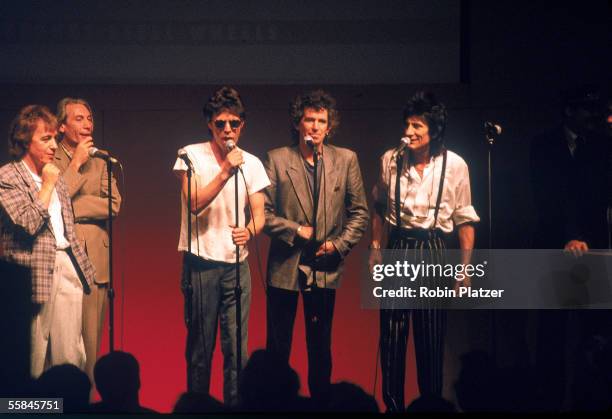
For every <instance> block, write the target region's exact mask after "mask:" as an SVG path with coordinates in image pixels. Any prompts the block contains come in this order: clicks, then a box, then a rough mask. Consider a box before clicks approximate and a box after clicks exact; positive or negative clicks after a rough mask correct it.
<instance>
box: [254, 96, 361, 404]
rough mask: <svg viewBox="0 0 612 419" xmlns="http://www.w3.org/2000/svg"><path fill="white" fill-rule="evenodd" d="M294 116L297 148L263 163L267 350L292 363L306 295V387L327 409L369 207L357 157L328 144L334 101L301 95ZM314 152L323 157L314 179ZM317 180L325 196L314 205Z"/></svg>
mask: <svg viewBox="0 0 612 419" xmlns="http://www.w3.org/2000/svg"><path fill="white" fill-rule="evenodd" d="M291 117H292V136H293V140H294V142H295V144H294V145H293V146H286V147H281V148H277V149H275V150H272V151H270V152H269V153H268V159H267V160H266V162H265V166H266V171H267V172H268V176H269V177H270V181H271V185H270V186H269V187H268V188H266V190H265V197H266V203H265V211H266V227H265V228H266V233H267V234H268V235H269V236H270V237H271V239H272V241H271V244H270V253H269V257H268V273H267V280H268V290H267V312H268V316H267V347H268V349H269V350H272V351H274V352H276V353H277V354H279V356H280V357H281V358H282V359H283V360H284V361H285V362H288V361H289V355H290V352H291V337H292V334H293V324H294V321H295V315H296V307H297V302H298V297H299V294H300V292H301V293H302V298H303V301H304V317H305V320H306V346H307V350H308V387H309V389H310V394H311V395H312V397H313V400H314V402H315V403H316V404H317V405H318V407H319V408H323V409H325V408H326V404H325V403H326V402H327V401H328V399H329V390H330V378H331V370H332V359H331V331H332V318H333V313H334V301H335V297H336V289H337V288H338V286H339V285H340V276H341V273H342V268H343V261H344V258H345V257H346V256H347V255H348V253H349V251H350V250H351V248H353V246H355V244H357V242H358V241H359V239H360V238H361V236H362V235H363V233H364V232H365V230H366V228H367V226H368V218H369V217H368V208H367V202H366V196H365V192H364V188H363V181H362V178H361V171H360V169H359V162H358V161H357V155H356V154H355V153H354V152H353V151H351V150H348V149H346V148H341V147H335V146H331V145H328V144H326V140H327V139H328V138H329V137H330V135H331V134H332V133H333V132H334V130H335V129H336V127H337V126H338V122H339V119H338V111H337V110H336V102H335V100H334V98H332V97H331V96H330V95H329V94H328V93H326V92H324V91H322V90H317V91H314V92H310V93H306V94H304V95H302V96H298V97H297V98H296V99H295V100H294V101H293V104H292V105H291ZM315 153H318V155H319V158H318V164H317V170H316V174H317V175H316V178H317V181H316V182H314V179H315V176H314V174H315V167H314V157H315ZM315 183H316V185H317V186H318V193H319V199H318V206H316V207H315V205H314V200H313V196H316V195H317V194H316V193H315V188H314V185H315ZM314 208H317V211H316V225H317V232H316V237H315V235H314V233H313V230H314V229H313V218H314V215H313V213H314ZM313 269H314V270H315V272H316V278H314V276H315V275H313Z"/></svg>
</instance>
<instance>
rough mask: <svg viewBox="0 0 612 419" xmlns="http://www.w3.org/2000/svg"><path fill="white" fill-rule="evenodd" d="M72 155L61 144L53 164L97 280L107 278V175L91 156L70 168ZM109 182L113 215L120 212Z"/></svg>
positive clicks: (100, 162)
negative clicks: (70, 206) (69, 203)
mask: <svg viewBox="0 0 612 419" xmlns="http://www.w3.org/2000/svg"><path fill="white" fill-rule="evenodd" d="M70 161H71V157H70V156H69V155H68V154H67V153H66V151H65V150H64V147H63V146H62V145H61V144H60V146H59V147H58V148H57V151H56V152H55V161H54V163H55V165H56V166H57V167H58V168H59V169H60V170H61V172H62V177H63V179H64V181H65V182H66V185H67V186H68V193H69V194H70V198H71V199H72V207H73V208H74V220H75V227H76V228H75V230H76V235H77V238H78V239H79V241H80V242H81V244H82V245H83V246H84V248H85V250H86V251H87V255H88V256H89V259H90V260H91V263H92V264H93V265H94V267H95V268H96V273H97V274H96V283H98V284H104V283H107V282H108V280H109V272H108V232H107V228H106V225H107V220H108V176H107V172H106V163H105V162H104V160H102V159H96V158H90V159H89V160H88V161H87V162H86V163H85V164H84V165H83V166H81V169H80V170H79V171H78V172H76V171H75V170H73V169H72V168H69V167H68V166H69V164H70ZM111 184H112V186H111V187H112V192H113V193H112V211H113V217H116V216H117V214H118V213H119V208H120V206H121V195H120V194H119V190H118V189H117V182H116V180H115V177H114V176H112V178H111Z"/></svg>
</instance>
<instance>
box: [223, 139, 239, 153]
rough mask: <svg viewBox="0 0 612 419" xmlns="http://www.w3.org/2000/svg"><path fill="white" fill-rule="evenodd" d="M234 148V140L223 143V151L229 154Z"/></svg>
mask: <svg viewBox="0 0 612 419" xmlns="http://www.w3.org/2000/svg"><path fill="white" fill-rule="evenodd" d="M235 148H236V143H235V142H234V140H227V141H226V142H225V149H226V150H227V151H228V152H229V151H232V150H233V149H235Z"/></svg>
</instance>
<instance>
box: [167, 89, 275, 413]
mask: <svg viewBox="0 0 612 419" xmlns="http://www.w3.org/2000/svg"><path fill="white" fill-rule="evenodd" d="M204 116H205V117H206V120H207V123H208V129H209V131H210V133H211V134H212V139H211V140H210V141H205V142H201V143H198V144H192V145H189V146H186V147H184V148H183V149H182V150H180V151H179V156H180V155H181V154H183V153H185V154H186V157H187V159H186V160H188V161H189V162H190V163H191V165H192V166H193V178H192V181H191V208H190V210H191V211H190V212H191V214H190V217H189V220H188V217H187V207H188V204H187V195H188V187H187V186H188V185H187V184H188V180H187V170H188V166H187V163H186V161H185V160H184V159H182V158H181V157H179V158H177V160H176V163H175V165H174V171H175V173H176V174H177V175H178V176H179V178H180V179H181V185H182V186H181V188H182V194H181V203H182V209H183V210H182V212H181V233H180V240H179V246H178V249H179V251H182V252H184V259H183V281H182V289H183V294H184V295H185V321H186V325H187V350H186V358H187V381H188V383H187V385H188V389H189V391H192V392H198V393H204V394H208V393H209V387H210V374H211V363H212V356H213V351H214V348H215V338H216V335H217V324H218V323H220V324H221V350H222V352H223V357H224V362H223V381H224V382H223V397H224V402H225V404H226V405H228V406H235V405H236V404H237V401H238V400H237V395H238V380H237V376H238V366H237V356H236V343H237V342H236V339H237V337H236V296H235V293H234V288H235V283H236V265H235V263H236V246H240V263H239V269H240V285H241V288H242V294H241V298H240V302H241V308H242V313H241V327H242V331H241V336H240V339H241V345H242V346H241V354H242V362H241V364H242V365H241V366H240V368H243V367H244V365H245V364H246V361H247V333H248V318H249V305H250V300H251V278H250V272H249V265H248V263H247V260H246V258H247V256H248V250H247V247H246V244H247V242H248V241H249V240H250V239H251V238H253V237H254V236H255V234H257V233H258V232H259V231H261V230H262V228H263V225H264V220H265V216H264V197H263V193H262V192H261V190H262V189H264V188H265V187H266V186H268V185H269V184H270V182H269V180H268V177H267V176H266V172H265V170H264V168H263V165H262V164H261V161H260V160H259V159H258V158H257V157H255V156H253V155H252V154H249V153H247V152H246V151H244V150H241V149H240V148H238V147H237V146H236V145H237V144H238V141H239V139H240V134H241V133H242V130H243V128H244V121H245V111H244V106H243V104H242V100H241V99H240V96H239V94H238V92H237V91H236V90H234V89H232V88H229V87H223V88H221V89H219V90H218V91H216V92H215V93H214V94H213V95H212V96H211V97H210V99H209V100H208V103H207V104H206V105H205V106H204ZM233 176H238V177H239V179H238V208H239V210H238V216H239V221H240V222H239V225H238V226H236V225H235V216H236V215H235V182H234V179H233ZM247 214H248V215H249V216H248V217H247ZM188 221H190V222H191V231H192V234H191V237H190V238H188V228H187V227H188V225H187V223H188ZM188 240H191V252H190V253H189V252H188Z"/></svg>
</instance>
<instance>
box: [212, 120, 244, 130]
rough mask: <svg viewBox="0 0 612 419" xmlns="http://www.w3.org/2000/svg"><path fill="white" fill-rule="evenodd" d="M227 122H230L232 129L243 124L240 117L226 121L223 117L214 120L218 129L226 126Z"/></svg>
mask: <svg viewBox="0 0 612 419" xmlns="http://www.w3.org/2000/svg"><path fill="white" fill-rule="evenodd" d="M227 123H229V125H230V127H231V128H232V129H238V128H240V125H242V121H241V120H240V119H233V120H231V121H224V120H223V119H217V120H216V121H215V122H213V124H214V125H215V128H217V129H223V128H225V124H227Z"/></svg>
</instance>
